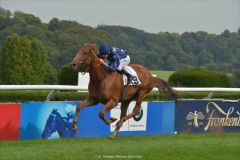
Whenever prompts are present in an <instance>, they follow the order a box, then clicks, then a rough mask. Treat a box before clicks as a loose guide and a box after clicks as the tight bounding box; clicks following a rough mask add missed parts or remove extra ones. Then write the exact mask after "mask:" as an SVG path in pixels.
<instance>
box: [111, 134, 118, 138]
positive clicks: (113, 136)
mask: <svg viewBox="0 0 240 160" xmlns="http://www.w3.org/2000/svg"><path fill="white" fill-rule="evenodd" d="M116 137H117V136H115V135H112V134H111V135H110V136H109V138H110V139H115V138H116Z"/></svg>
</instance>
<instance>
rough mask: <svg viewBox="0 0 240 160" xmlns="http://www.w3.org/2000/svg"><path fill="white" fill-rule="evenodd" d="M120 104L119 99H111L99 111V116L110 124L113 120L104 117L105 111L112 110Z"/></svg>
mask: <svg viewBox="0 0 240 160" xmlns="http://www.w3.org/2000/svg"><path fill="white" fill-rule="evenodd" d="M117 104H118V101H115V100H113V99H111V100H109V101H108V102H107V103H106V104H105V106H104V108H103V109H102V110H101V111H100V112H99V117H100V118H101V119H102V120H103V121H104V122H105V123H106V124H107V125H110V124H111V123H112V122H113V121H111V120H108V119H106V118H105V117H104V115H105V113H107V112H108V111H110V110H111V109H112V108H114V107H116V106H117Z"/></svg>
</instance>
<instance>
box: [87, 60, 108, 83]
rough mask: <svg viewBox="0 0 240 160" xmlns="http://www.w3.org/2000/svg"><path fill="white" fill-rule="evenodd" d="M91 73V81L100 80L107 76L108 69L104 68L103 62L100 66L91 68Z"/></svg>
mask: <svg viewBox="0 0 240 160" xmlns="http://www.w3.org/2000/svg"><path fill="white" fill-rule="evenodd" d="M89 74H90V81H91V82H100V81H102V80H104V78H106V75H107V71H106V70H105V69H104V66H103V64H101V65H100V66H99V67H94V68H91V70H90V72H89Z"/></svg>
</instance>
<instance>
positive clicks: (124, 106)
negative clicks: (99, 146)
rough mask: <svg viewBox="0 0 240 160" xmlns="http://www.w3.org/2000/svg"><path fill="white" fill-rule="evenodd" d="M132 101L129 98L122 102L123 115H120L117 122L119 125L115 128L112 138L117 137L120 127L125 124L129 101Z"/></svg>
mask: <svg viewBox="0 0 240 160" xmlns="http://www.w3.org/2000/svg"><path fill="white" fill-rule="evenodd" d="M130 102H131V100H128V101H123V102H122V103H121V115H120V120H119V121H118V122H117V125H116V128H115V130H114V131H113V132H112V134H111V136H110V138H115V137H117V134H118V132H119V130H120V128H121V127H122V124H123V122H124V121H123V119H122V118H123V117H125V116H126V114H127V109H128V106H129V103H130Z"/></svg>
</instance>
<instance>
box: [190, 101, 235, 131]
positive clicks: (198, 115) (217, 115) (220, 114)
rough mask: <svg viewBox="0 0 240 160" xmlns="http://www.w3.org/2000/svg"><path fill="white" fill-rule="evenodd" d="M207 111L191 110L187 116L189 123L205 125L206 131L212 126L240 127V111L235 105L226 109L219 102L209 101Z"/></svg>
mask: <svg viewBox="0 0 240 160" xmlns="http://www.w3.org/2000/svg"><path fill="white" fill-rule="evenodd" d="M205 111H206V113H204V114H203V113H202V112H198V111H194V112H189V113H188V114H187V116H186V120H187V124H188V125H189V126H194V127H195V128H198V127H200V126H203V127H204V128H203V130H204V131H208V130H209V128H211V127H240V112H239V111H238V110H235V108H234V107H229V108H228V109H227V111H224V110H223V109H222V108H221V107H220V106H219V105H218V104H217V103H215V102H209V103H208V104H207V105H206V109H205ZM205 117H206V118H205ZM204 120H205V121H204ZM203 121H204V122H205V124H204V122H203Z"/></svg>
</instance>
